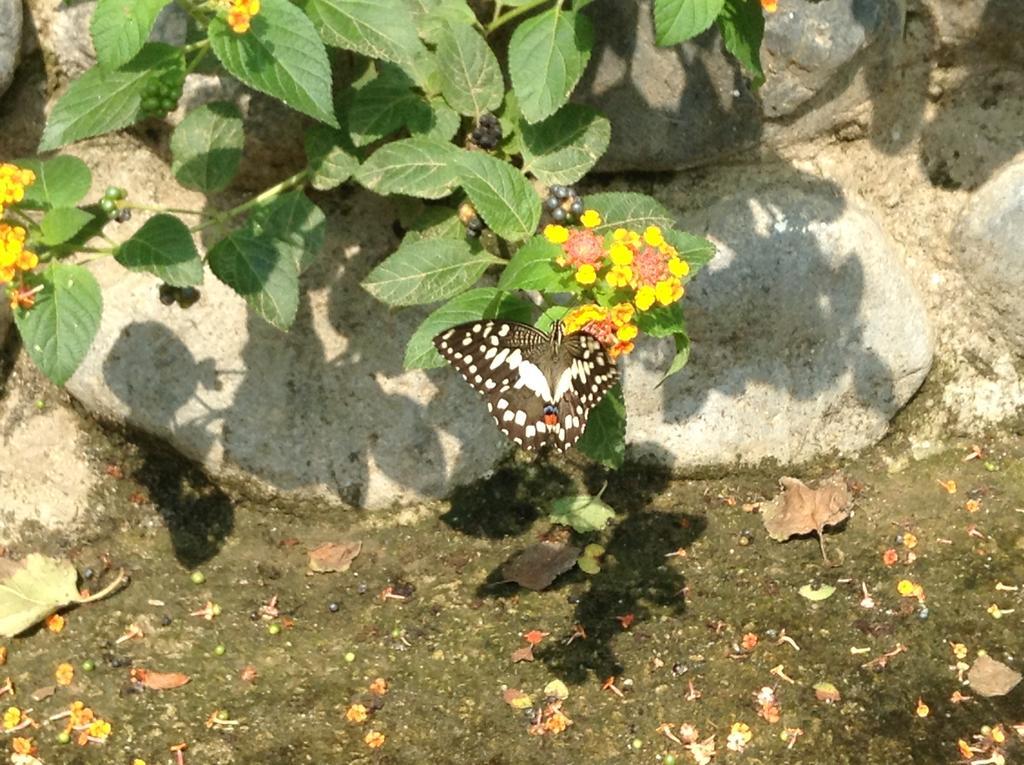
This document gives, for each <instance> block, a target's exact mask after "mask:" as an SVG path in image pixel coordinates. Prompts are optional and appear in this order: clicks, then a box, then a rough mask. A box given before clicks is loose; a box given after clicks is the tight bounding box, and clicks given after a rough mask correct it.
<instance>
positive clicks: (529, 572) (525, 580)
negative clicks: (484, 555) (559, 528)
mask: <svg viewBox="0 0 1024 765" xmlns="http://www.w3.org/2000/svg"><path fill="white" fill-rule="evenodd" d="M579 557H580V548H578V547H575V546H573V545H570V544H566V543H564V542H559V541H552V540H547V539H546V540H544V541H542V542H538V543H537V544H534V545H530V546H529V547H527V548H526V549H525V550H523V551H522V552H521V553H519V555H517V556H516V557H515V558H513V559H512V560H510V561H509V562H508V563H506V564H505V566H504V567H503V568H502V570H501V574H502V576H503V577H504V578H505V580H506V581H509V582H515V583H516V584H518V585H521V586H523V587H525V588H527V589H528V590H543V589H544V588H545V587H547V586H548V585H550V584H551V583H552V582H553V581H555V578H556V577H557V576H558V575H559V574H563V573H565V572H566V571H568V570H569V569H571V568H572V567H573V566H575V565H576V560H577V559H578V558H579Z"/></svg>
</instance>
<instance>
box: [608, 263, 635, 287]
mask: <svg viewBox="0 0 1024 765" xmlns="http://www.w3.org/2000/svg"><path fill="white" fill-rule="evenodd" d="M632 278H633V269H632V268H630V267H629V266H612V269H611V271H609V272H608V275H607V276H606V277H605V280H606V281H607V282H608V284H610V285H611V286H612V287H625V286H626V285H628V284H629V280H630V279H632Z"/></svg>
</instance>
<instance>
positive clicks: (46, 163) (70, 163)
mask: <svg viewBox="0 0 1024 765" xmlns="http://www.w3.org/2000/svg"><path fill="white" fill-rule="evenodd" d="M14 164H15V165H17V166H18V167H23V168H25V169H27V170H31V171H32V172H33V173H35V174H36V180H35V183H33V184H32V185H31V186H26V187H25V197H24V199H22V200H21V202H20V203H19V205H20V206H21V207H26V208H43V209H46V208H50V207H73V206H74V205H75V203H77V202H78V200H80V199H81V198H82V197H84V196H85V195H86V194H87V193H89V187H90V186H92V173H91V172H90V171H89V166H88V165H86V164H85V163H84V162H83V161H82V160H80V159H79V158H78V157H72V156H71V155H69V154H61V155H59V156H57V157H51V158H50V159H39V158H38V157H32V158H30V159H17V160H15V161H14Z"/></svg>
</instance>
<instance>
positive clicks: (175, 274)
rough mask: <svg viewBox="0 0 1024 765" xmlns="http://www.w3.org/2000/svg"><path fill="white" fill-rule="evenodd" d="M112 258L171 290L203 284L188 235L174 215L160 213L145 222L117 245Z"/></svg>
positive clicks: (198, 262) (194, 248) (193, 247)
mask: <svg viewBox="0 0 1024 765" xmlns="http://www.w3.org/2000/svg"><path fill="white" fill-rule="evenodd" d="M114 258H115V259H116V260H117V262H118V263H120V264H121V265H122V266H124V267H125V268H127V269H129V270H131V271H148V272H149V273H151V274H153V275H155V276H156V277H157V278H159V279H161V280H163V281H165V282H166V283H167V284H171V285H173V286H175V287H191V286H194V285H197V284H202V283H203V262H202V260H200V258H199V253H198V252H197V251H196V245H195V243H194V242H193V241H192V235H191V234H190V233H189V231H188V227H187V226H186V225H185V224H184V223H183V222H182V221H181V219H180V218H177V217H175V216H174V215H168V214H166V213H164V214H161V215H154V216H153V217H152V218H150V219H149V220H147V221H146V222H145V223H144V224H142V228H140V229H139V230H138V231H136V232H135V234H134V235H132V237H131V238H130V239H127V240H126V241H124V242H122V243H121V245H120V246H119V247H118V248H117V251H116V253H115V255H114Z"/></svg>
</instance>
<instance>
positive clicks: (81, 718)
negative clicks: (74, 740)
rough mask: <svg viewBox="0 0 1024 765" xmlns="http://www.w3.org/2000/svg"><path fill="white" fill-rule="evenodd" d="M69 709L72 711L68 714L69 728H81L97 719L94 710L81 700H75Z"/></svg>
mask: <svg viewBox="0 0 1024 765" xmlns="http://www.w3.org/2000/svg"><path fill="white" fill-rule="evenodd" d="M68 711H69V712H70V714H69V715H68V730H70V729H71V728H81V727H82V726H85V725H88V724H89V723H91V722H92V721H93V720H94V719H96V716H95V715H94V714H93V712H92V710H91V709H90V708H89V707H87V706H86V705H85V704H83V703H82V702H81V701H73V702H72V703H71V707H70V708H69V710H68Z"/></svg>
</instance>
